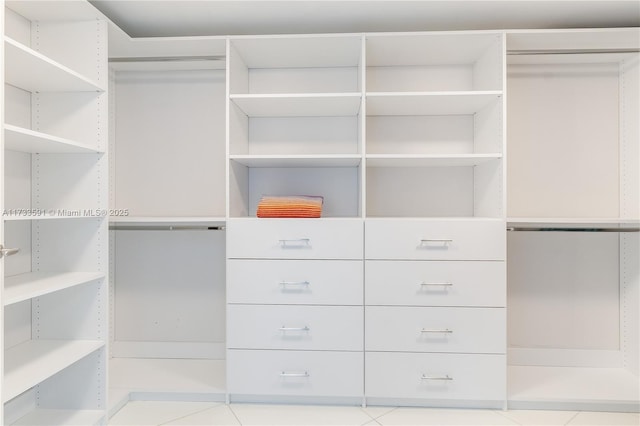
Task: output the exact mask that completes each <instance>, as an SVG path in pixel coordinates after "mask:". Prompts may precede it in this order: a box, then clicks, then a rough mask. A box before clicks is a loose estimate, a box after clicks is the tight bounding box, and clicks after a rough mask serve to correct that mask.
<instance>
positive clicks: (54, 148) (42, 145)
mask: <svg viewBox="0 0 640 426" xmlns="http://www.w3.org/2000/svg"><path fill="white" fill-rule="evenodd" d="M4 136H5V140H4V147H5V149H8V150H11V151H20V152H29V153H41V154H44V153H47V154H50V153H80V154H81V153H100V152H103V151H100V150H98V149H95V148H92V147H90V146H88V145H85V144H82V143H78V142H75V141H72V140H69V139H64V138H59V137H57V136H52V135H48V134H46V133H41V132H36V131H33V130H30V129H25V128H22V127H18V126H13V125H11V124H5V125H4Z"/></svg>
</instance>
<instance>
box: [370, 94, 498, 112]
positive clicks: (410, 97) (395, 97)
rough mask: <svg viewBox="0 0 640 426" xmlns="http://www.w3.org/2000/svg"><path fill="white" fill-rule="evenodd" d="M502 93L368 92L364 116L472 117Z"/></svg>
mask: <svg viewBox="0 0 640 426" xmlns="http://www.w3.org/2000/svg"><path fill="white" fill-rule="evenodd" d="M501 96H502V92H501V91H472V92H367V115H471V114H475V113H476V112H478V111H480V110H481V109H482V108H484V107H485V106H487V105H488V104H490V103H491V102H495V101H497V100H498V99H500V97H501Z"/></svg>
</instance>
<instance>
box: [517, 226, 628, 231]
mask: <svg viewBox="0 0 640 426" xmlns="http://www.w3.org/2000/svg"><path fill="white" fill-rule="evenodd" d="M507 231H511V232H526V231H530V232H640V228H638V227H634V228H598V227H588V228H560V227H546V228H542V227H541V228H531V227H518V226H510V227H508V228H507Z"/></svg>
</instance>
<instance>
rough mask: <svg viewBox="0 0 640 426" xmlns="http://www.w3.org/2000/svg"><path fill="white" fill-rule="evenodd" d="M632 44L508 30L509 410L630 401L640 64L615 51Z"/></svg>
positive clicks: (623, 407) (601, 35) (617, 406)
mask: <svg viewBox="0 0 640 426" xmlns="http://www.w3.org/2000/svg"><path fill="white" fill-rule="evenodd" d="M629 46H635V49H637V48H638V31H637V30H602V31H599V32H598V31H596V32H583V31H566V32H558V31H539V32H532V33H519V34H515V33H514V34H509V35H508V49H509V62H508V64H509V65H508V93H509V98H508V105H509V109H508V117H509V122H508V129H509V141H508V147H509V149H508V164H509V168H508V169H509V175H508V181H509V188H508V191H509V192H508V216H509V218H508V222H509V225H508V226H509V229H510V230H511V232H509V233H508V239H507V247H508V250H507V253H508V256H507V259H508V268H507V269H508V295H507V303H508V306H509V307H510V309H509V314H508V345H509V374H508V381H509V385H508V389H509V395H508V399H509V407H511V408H527V407H537V408H545V407H547V408H553V409H581V408H584V407H587V406H588V407H589V408H590V409H596V410H620V411H634V410H636V411H637V407H638V405H637V404H638V400H639V399H640V385H639V383H640V381H639V378H638V377H639V354H638V347H639V346H638V333H639V330H638V327H639V326H638V324H639V322H638V315H639V314H638V313H639V310H640V309H639V308H640V306H639V302H638V300H639V299H638V286H639V265H638V259H639V252H638V247H639V245H640V244H639V243H640V234H639V233H638V232H637V231H638V223H639V218H640V214H639V208H640V207H639V204H638V194H639V192H640V190H639V187H638V185H639V184H638V168H639V167H638V163H639V160H638V159H639V158H640V157H639V155H638V153H639V138H640V132H639V125H638V120H637V117H638V114H639V108H638V105H639V101H638V87H639V81H640V68H639V65H638V64H639V61H638V53H637V52H636V53H621V52H620V50H621V48H622V47H624V48H628V47H629ZM586 47H588V48H589V49H590V51H591V52H590V53H583V52H581V50H584V49H585V48H586ZM622 50H624V49H622Z"/></svg>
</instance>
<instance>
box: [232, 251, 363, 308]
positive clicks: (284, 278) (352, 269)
mask: <svg viewBox="0 0 640 426" xmlns="http://www.w3.org/2000/svg"><path fill="white" fill-rule="evenodd" d="M226 273H227V303H246V304H257V303H263V304H270V305H290V304H299V305H360V306H361V305H362V291H363V289H362V279H363V269H362V261H358V260H257V259H251V260H244V259H230V260H228V261H227V272H226Z"/></svg>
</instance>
